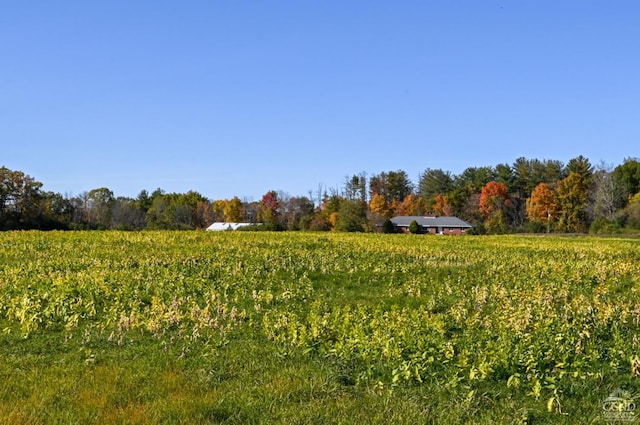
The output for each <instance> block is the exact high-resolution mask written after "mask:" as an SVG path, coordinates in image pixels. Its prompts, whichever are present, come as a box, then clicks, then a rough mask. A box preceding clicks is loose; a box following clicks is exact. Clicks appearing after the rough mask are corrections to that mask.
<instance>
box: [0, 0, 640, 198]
mask: <svg viewBox="0 0 640 425" xmlns="http://www.w3.org/2000/svg"><path fill="white" fill-rule="evenodd" d="M638 22H640V2H637V1H613V2H612V1H589V0H586V1H585V0H582V1H568V0H567V1H557V0H555V1H545V0H536V1H523V0H519V1H506V0H505V1H491V0H487V1H484V0H469V1H428V0H422V1H397V2H396V1H394V2H392V1H371V0H369V1H359V0H358V1H334V0H323V1H320V0H314V1H312V0H308V1H307V0H295V1H293V0H291V1H277V0H275V1H237V0H234V1H215V0H210V1H180V2H177V1H174V2H169V1H135V2H131V1H104V2H87V1H77V2H76V1H64V0H61V1H56V2H52V1H28V2H27V1H23V2H16V1H9V0H0V144H1V145H0V146H2V149H1V150H0V165H5V166H7V167H8V168H10V169H14V170H21V171H24V172H25V173H27V174H29V175H31V176H33V177H34V178H36V180H38V181H41V182H43V183H44V187H43V189H45V190H50V191H54V192H59V193H62V194H68V195H77V194H79V193H81V192H84V191H89V190H91V189H95V188H99V187H108V188H109V189H111V190H112V191H113V192H114V193H115V195H116V196H131V197H135V196H136V195H137V194H138V193H139V192H140V191H141V190H142V189H146V190H149V191H152V190H154V189H156V188H158V187H160V188H162V189H164V190H165V191H167V192H186V191H188V190H196V191H198V192H200V193H201V194H203V195H204V196H206V197H208V198H210V199H228V198H231V197H233V196H236V195H237V196H239V197H241V198H253V199H254V200H259V199H260V197H261V196H262V195H263V194H264V193H266V192H267V191H269V190H282V191H284V192H287V193H289V194H291V195H293V196H298V195H307V194H308V192H309V191H310V190H311V191H314V192H315V191H316V190H317V189H318V186H319V185H320V184H322V185H323V186H325V187H336V186H340V185H341V183H342V182H343V181H344V178H345V176H347V175H353V174H358V173H360V172H366V173H367V174H368V175H372V174H377V173H379V172H381V171H390V170H404V171H406V172H407V173H408V175H409V177H410V178H411V179H412V181H414V182H415V183H417V181H418V177H419V175H420V173H421V172H423V171H424V170H426V169H427V168H442V169H444V170H448V171H451V172H452V173H454V174H458V173H460V172H462V171H463V170H464V169H465V168H467V167H472V166H476V167H477V166H485V165H492V166H493V165H497V164H499V163H509V164H511V163H513V161H514V160H515V159H516V158H518V157H520V156H524V157H526V158H538V159H555V160H560V161H563V162H565V163H566V162H567V161H568V160H569V159H571V158H574V157H576V156H578V155H584V156H586V157H587V158H589V159H590V160H591V162H592V163H593V164H594V165H595V164H599V163H600V162H601V161H604V162H606V163H608V164H612V165H617V164H620V163H621V162H622V161H623V159H624V158H625V157H638V156H640V149H639V146H640V143H639V142H640V50H639V49H638V43H639V42H640V25H638Z"/></svg>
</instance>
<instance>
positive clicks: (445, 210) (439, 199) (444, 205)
mask: <svg viewBox="0 0 640 425" xmlns="http://www.w3.org/2000/svg"><path fill="white" fill-rule="evenodd" d="M433 212H434V214H436V215H443V216H447V217H448V216H450V215H452V213H453V208H451V205H449V201H448V200H447V197H446V196H444V195H443V194H441V193H439V194H437V195H436V196H435V197H434V198H433Z"/></svg>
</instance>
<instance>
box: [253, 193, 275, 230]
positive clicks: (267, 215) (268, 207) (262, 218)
mask: <svg viewBox="0 0 640 425" xmlns="http://www.w3.org/2000/svg"><path fill="white" fill-rule="evenodd" d="M279 208H280V201H279V200H278V194H277V193H276V191H274V190H272V191H269V192H267V193H265V194H264V195H263V196H262V199H261V200H260V209H259V210H258V221H259V222H261V223H262V224H264V225H266V226H269V227H273V228H278V227H279V225H280V222H279V219H280V213H279Z"/></svg>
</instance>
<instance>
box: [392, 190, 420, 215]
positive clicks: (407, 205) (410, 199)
mask: <svg viewBox="0 0 640 425" xmlns="http://www.w3.org/2000/svg"><path fill="white" fill-rule="evenodd" d="M426 213H427V203H426V202H425V200H424V199H423V198H422V197H421V196H415V195H414V194H412V193H410V194H408V195H407V196H406V197H405V198H404V200H403V201H402V202H400V203H399V204H398V205H397V207H396V209H395V215H424V214H426Z"/></svg>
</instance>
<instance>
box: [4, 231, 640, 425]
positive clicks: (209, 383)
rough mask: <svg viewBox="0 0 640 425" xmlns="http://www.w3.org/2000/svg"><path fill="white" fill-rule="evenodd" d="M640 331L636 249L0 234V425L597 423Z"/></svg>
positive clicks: (636, 358)
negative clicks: (0, 424) (1, 424)
mask: <svg viewBox="0 0 640 425" xmlns="http://www.w3.org/2000/svg"><path fill="white" fill-rule="evenodd" d="M639 337H640V240H634V239H613V238H610V239H605V238H593V237H527V236H483V237H476V236H464V237H442V236H430V235H420V236H417V235H383V234H333V233H260V232H258V233H253V232H138V233H134V232H130V233H127V232H115V231H113V232H51V233H43V232H5V233H0V423H3V424H173V423H176V424H203V423H212V424H216V423H224V424H240V423H243V424H244V423H248V424H279V423H280V424H328V423H336V424H342V423H344V424H351V423H353V424H363V423H385V424H387V423H411V424H417V423H425V424H431V423H433V424H456V423H474V424H477V423H480V424H493V423H505V424H513V423H520V424H539V423H548V424H557V423H567V424H570V423H582V424H584V423H587V424H590V423H593V424H596V423H606V420H605V419H621V418H622V416H620V415H622V414H626V415H627V416H626V418H627V419H634V418H635V416H634V415H635V413H636V412H635V410H633V409H631V408H630V407H629V406H632V404H631V403H632V402H633V403H638V404H640V402H638V400H637V398H636V397H637V395H638V394H640V342H639V340H638V338H639ZM611 395H615V396H618V400H622V401H623V402H625V403H627V404H626V405H620V404H618V406H622V407H621V408H619V409H618V410H617V411H615V412H613V413H612V416H609V417H605V413H604V412H603V405H604V404H606V400H607V398H608V397H609V396H611ZM616 415H618V416H616Z"/></svg>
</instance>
